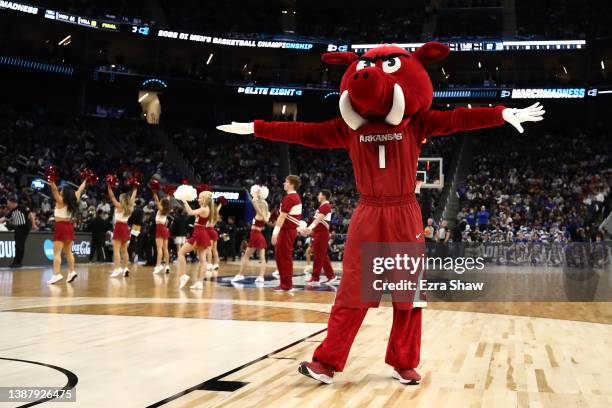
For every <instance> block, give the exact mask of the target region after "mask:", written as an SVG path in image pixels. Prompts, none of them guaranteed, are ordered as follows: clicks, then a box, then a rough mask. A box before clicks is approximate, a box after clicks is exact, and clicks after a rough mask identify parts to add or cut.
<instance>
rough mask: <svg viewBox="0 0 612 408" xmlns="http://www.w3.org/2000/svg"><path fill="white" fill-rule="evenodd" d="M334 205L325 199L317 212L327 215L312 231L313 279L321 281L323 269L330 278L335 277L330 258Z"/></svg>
mask: <svg viewBox="0 0 612 408" xmlns="http://www.w3.org/2000/svg"><path fill="white" fill-rule="evenodd" d="M331 213H332V207H331V204H330V203H329V202H328V201H325V202H324V203H323V204H321V206H320V207H319V209H318V210H317V212H316V213H315V217H316V216H317V215H318V214H323V215H325V217H324V218H323V219H322V220H321V222H320V223H318V224H317V226H316V227H315V228H314V230H313V232H312V250H313V252H314V265H313V268H312V280H314V281H319V276H320V275H321V270H323V271H324V272H325V276H326V277H327V279H328V280H332V279H334V276H335V275H334V269H333V268H332V265H331V261H330V259H329V254H328V252H329V223H330V222H331Z"/></svg>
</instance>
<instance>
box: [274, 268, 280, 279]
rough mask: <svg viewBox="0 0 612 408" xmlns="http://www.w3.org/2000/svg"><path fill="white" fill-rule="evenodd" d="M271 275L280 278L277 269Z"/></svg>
mask: <svg viewBox="0 0 612 408" xmlns="http://www.w3.org/2000/svg"><path fill="white" fill-rule="evenodd" d="M272 276H274V277H275V278H276V279H278V278H280V273H279V272H278V269H277V270H275V271H274V272H272Z"/></svg>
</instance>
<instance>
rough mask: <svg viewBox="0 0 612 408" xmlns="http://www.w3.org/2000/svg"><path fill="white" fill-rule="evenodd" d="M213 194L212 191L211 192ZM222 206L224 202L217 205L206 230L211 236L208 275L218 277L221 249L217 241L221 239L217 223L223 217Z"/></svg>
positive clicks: (207, 266) (207, 253)
mask: <svg viewBox="0 0 612 408" xmlns="http://www.w3.org/2000/svg"><path fill="white" fill-rule="evenodd" d="M211 194H212V193H211ZM221 207H223V204H222V203H219V204H218V205H217V208H216V211H215V214H214V217H210V219H209V220H208V223H207V224H206V232H208V236H209V238H210V250H209V251H207V252H206V255H207V257H208V258H207V260H208V259H210V263H208V262H207V264H206V277H207V278H210V277H211V276H212V278H213V279H217V277H218V275H219V251H218V250H217V241H218V240H219V234H218V233H217V230H216V229H215V225H216V224H217V222H219V220H220V219H221Z"/></svg>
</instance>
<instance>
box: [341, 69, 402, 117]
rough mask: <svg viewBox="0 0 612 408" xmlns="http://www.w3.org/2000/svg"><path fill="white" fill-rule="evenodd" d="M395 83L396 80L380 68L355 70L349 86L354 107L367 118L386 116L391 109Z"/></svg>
mask: <svg viewBox="0 0 612 408" xmlns="http://www.w3.org/2000/svg"><path fill="white" fill-rule="evenodd" d="M393 85H394V81H393V80H392V79H391V78H388V77H387V75H385V73H384V72H382V70H380V69H378V68H375V67H372V68H364V69H361V70H359V71H357V72H355V74H354V75H353V76H352V77H351V78H350V79H349V81H348V86H347V88H348V92H349V97H350V100H351V104H352V105H353V109H355V111H356V112H357V113H358V114H360V115H361V116H363V117H365V118H367V119H376V118H384V117H385V116H386V115H387V113H389V110H390V109H391V104H392V100H393Z"/></svg>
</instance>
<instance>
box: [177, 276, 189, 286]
mask: <svg viewBox="0 0 612 408" xmlns="http://www.w3.org/2000/svg"><path fill="white" fill-rule="evenodd" d="M187 282H189V275H183V276H181V279H179V288H180V289H183V288H184V287H185V285H187Z"/></svg>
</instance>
